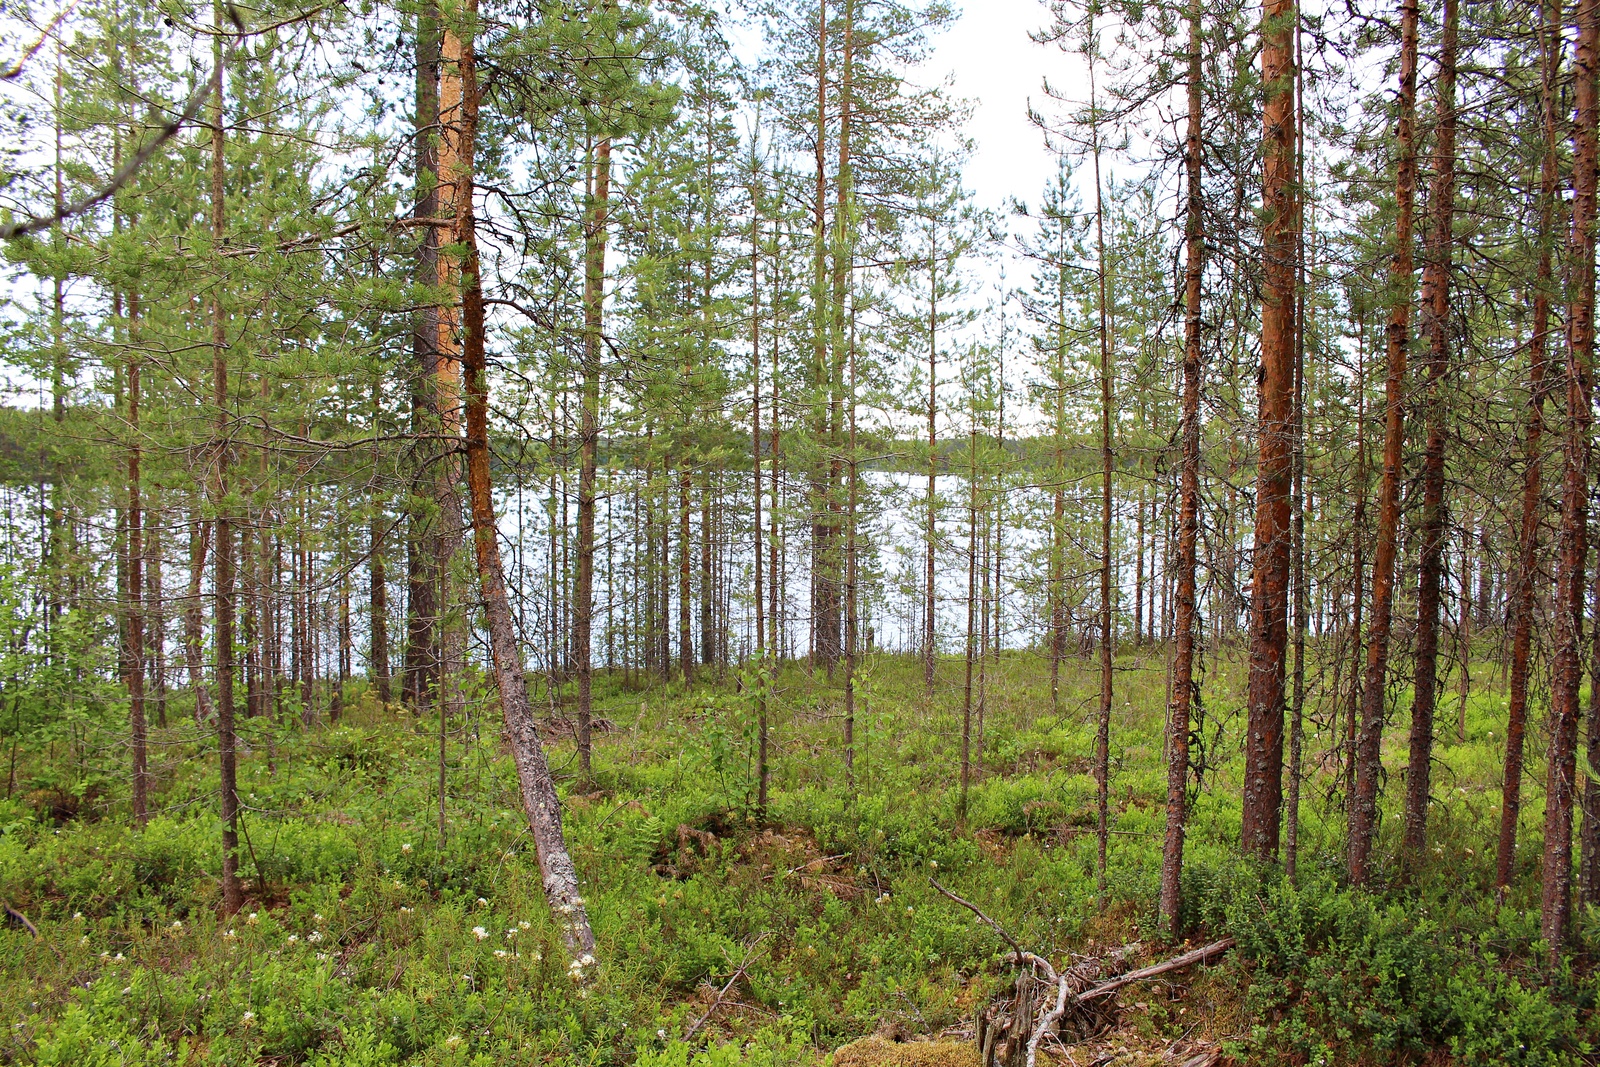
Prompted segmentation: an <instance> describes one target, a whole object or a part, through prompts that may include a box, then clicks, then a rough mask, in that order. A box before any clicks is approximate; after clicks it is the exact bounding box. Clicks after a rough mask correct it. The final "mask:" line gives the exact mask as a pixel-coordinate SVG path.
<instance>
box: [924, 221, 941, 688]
mask: <svg viewBox="0 0 1600 1067" xmlns="http://www.w3.org/2000/svg"><path fill="white" fill-rule="evenodd" d="M928 232H929V242H928V244H929V255H928V500H927V509H928V510H927V517H926V520H925V523H926V530H925V532H924V537H925V538H926V545H925V546H924V551H925V553H926V554H925V557H924V561H923V598H924V599H923V604H922V612H923V622H922V626H923V631H922V684H923V687H924V689H925V690H926V691H927V695H928V698H929V699H932V697H933V671H934V664H935V662H936V658H937V656H938V654H939V648H938V638H939V618H938V604H939V599H938V589H937V585H936V582H937V575H936V572H935V557H936V555H937V546H938V543H939V542H938V538H939V511H938V506H939V505H938V500H939V497H938V492H939V485H938V478H939V427H938V414H939V266H938V264H939V251H938V244H937V234H938V230H937V228H936V227H935V225H934V224H932V223H930V224H929V231H928Z"/></svg>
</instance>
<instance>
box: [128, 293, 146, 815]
mask: <svg viewBox="0 0 1600 1067" xmlns="http://www.w3.org/2000/svg"><path fill="white" fill-rule="evenodd" d="M138 300H139V298H138V296H137V295H135V296H131V297H130V298H129V306H128V321H129V326H130V332H132V331H136V330H137V329H138V321H139V304H138ZM130 340H132V341H133V342H134V343H133V344H132V345H130V346H129V349H130V351H132V352H134V353H135V355H133V356H132V357H131V358H130V359H129V360H128V442H129V444H128V513H127V527H128V608H127V611H128V662H129V664H130V665H131V669H130V670H129V671H128V720H129V725H130V727H131V733H132V739H131V740H132V742H133V745H132V747H133V817H134V818H135V819H137V820H138V822H139V825H140V826H143V825H145V824H146V823H148V822H149V821H150V756H149V749H148V743H147V742H148V737H147V734H148V730H147V728H146V723H145V708H144V667H145V664H144V605H143V592H144V551H145V548H144V541H143V537H142V533H143V531H142V529H141V518H142V511H141V506H142V503H141V500H140V496H139V490H140V474H139V460H140V454H139V453H140V449H139V433H140V429H139V392H140V385H139V370H140V367H139V358H138V355H137V354H136V353H137V351H138V350H137V343H138V342H137V337H134V338H130Z"/></svg>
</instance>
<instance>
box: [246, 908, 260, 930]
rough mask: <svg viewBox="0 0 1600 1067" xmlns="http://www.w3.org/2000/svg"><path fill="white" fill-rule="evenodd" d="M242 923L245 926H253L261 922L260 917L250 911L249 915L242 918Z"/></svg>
mask: <svg viewBox="0 0 1600 1067" xmlns="http://www.w3.org/2000/svg"><path fill="white" fill-rule="evenodd" d="M244 921H245V925H247V926H254V925H256V924H257V923H259V922H260V921H261V917H260V916H259V915H257V914H256V913H255V912H253V911H252V912H251V913H250V914H249V915H246V916H245V917H244Z"/></svg>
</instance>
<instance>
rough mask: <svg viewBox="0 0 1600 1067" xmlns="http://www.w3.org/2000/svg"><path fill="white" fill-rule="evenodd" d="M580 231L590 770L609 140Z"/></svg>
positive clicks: (576, 641)
mask: <svg viewBox="0 0 1600 1067" xmlns="http://www.w3.org/2000/svg"><path fill="white" fill-rule="evenodd" d="M587 184H588V186H589V194H590V201H589V210H588V216H589V218H588V220H587V223H588V224H587V227H586V230H585V234H584V257H583V258H584V271H583V396H582V398H581V400H580V407H581V409H582V410H581V413H580V415H579V423H578V587H577V589H576V590H574V596H575V598H576V604H575V610H574V613H573V622H572V653H573V657H574V659H575V660H576V661H577V662H576V667H577V674H578V728H577V742H578V770H579V772H580V773H581V774H582V775H583V776H584V777H585V778H587V777H589V776H590V775H591V774H593V773H594V765H593V755H592V749H593V738H592V737H591V734H590V718H591V716H592V715H593V713H594V651H593V644H594V511H595V469H596V467H597V466H598V465H599V456H600V343H601V340H602V338H601V328H602V325H603V316H604V313H605V282H606V226H607V222H608V216H609V214H610V201H611V139H610V138H609V137H606V138H602V139H601V140H600V143H599V144H598V145H596V146H595V151H594V158H593V161H592V163H591V170H590V174H589V180H588V183H587Z"/></svg>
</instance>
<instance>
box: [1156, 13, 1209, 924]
mask: <svg viewBox="0 0 1600 1067" xmlns="http://www.w3.org/2000/svg"><path fill="white" fill-rule="evenodd" d="M1201 2H1202V0H1189V51H1188V61H1189V71H1188V97H1189V99H1188V104H1189V120H1188V127H1187V131H1186V135H1185V140H1184V171H1185V177H1186V179H1187V182H1188V187H1187V197H1188V199H1187V202H1186V204H1185V210H1184V273H1183V341H1184V343H1183V416H1182V418H1183V425H1182V428H1181V430H1180V433H1181V437H1182V445H1181V447H1182V455H1181V457H1180V461H1179V462H1180V464H1181V466H1180V473H1179V478H1180V483H1179V484H1180V489H1179V494H1178V568H1177V576H1176V577H1177V610H1176V612H1175V613H1174V618H1173V631H1174V632H1173V642H1174V645H1175V648H1174V650H1173V658H1172V707H1171V709H1170V711H1169V713H1168V719H1167V832H1166V841H1165V843H1164V844H1163V847H1162V851H1161V898H1160V906H1159V909H1158V910H1159V913H1160V920H1161V924H1162V925H1163V926H1164V927H1165V928H1166V930H1167V933H1168V935H1169V936H1170V937H1171V938H1173V939H1174V940H1176V939H1177V937H1178V935H1179V933H1180V930H1179V918H1180V915H1179V913H1180V910H1181V907H1182V902H1183V901H1182V877H1183V840H1184V832H1185V830H1186V829H1187V824H1188V784H1189V721H1190V709H1191V707H1192V706H1193V703H1194V698H1195V688H1196V687H1195V684H1194V646H1195V636H1196V634H1195V630H1196V622H1197V621H1198V620H1197V619H1196V618H1195V614H1196V613H1195V563H1196V555H1197V546H1198V542H1199V533H1200V375H1201V368H1200V282H1201V277H1202V275H1203V273H1204V271H1205V216H1204V214H1203V212H1202V203H1203V202H1202V199H1201V198H1202V197H1203V196H1204V195H1205V190H1204V186H1203V185H1202V184H1201V158H1200V152H1201V140H1200V116H1201V110H1200V109H1201V95H1200V90H1201V78H1202V77H1203V72H1202V68H1201V64H1200V25H1201V23H1200V20H1201V11H1202V8H1201V6H1200V5H1201Z"/></svg>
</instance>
